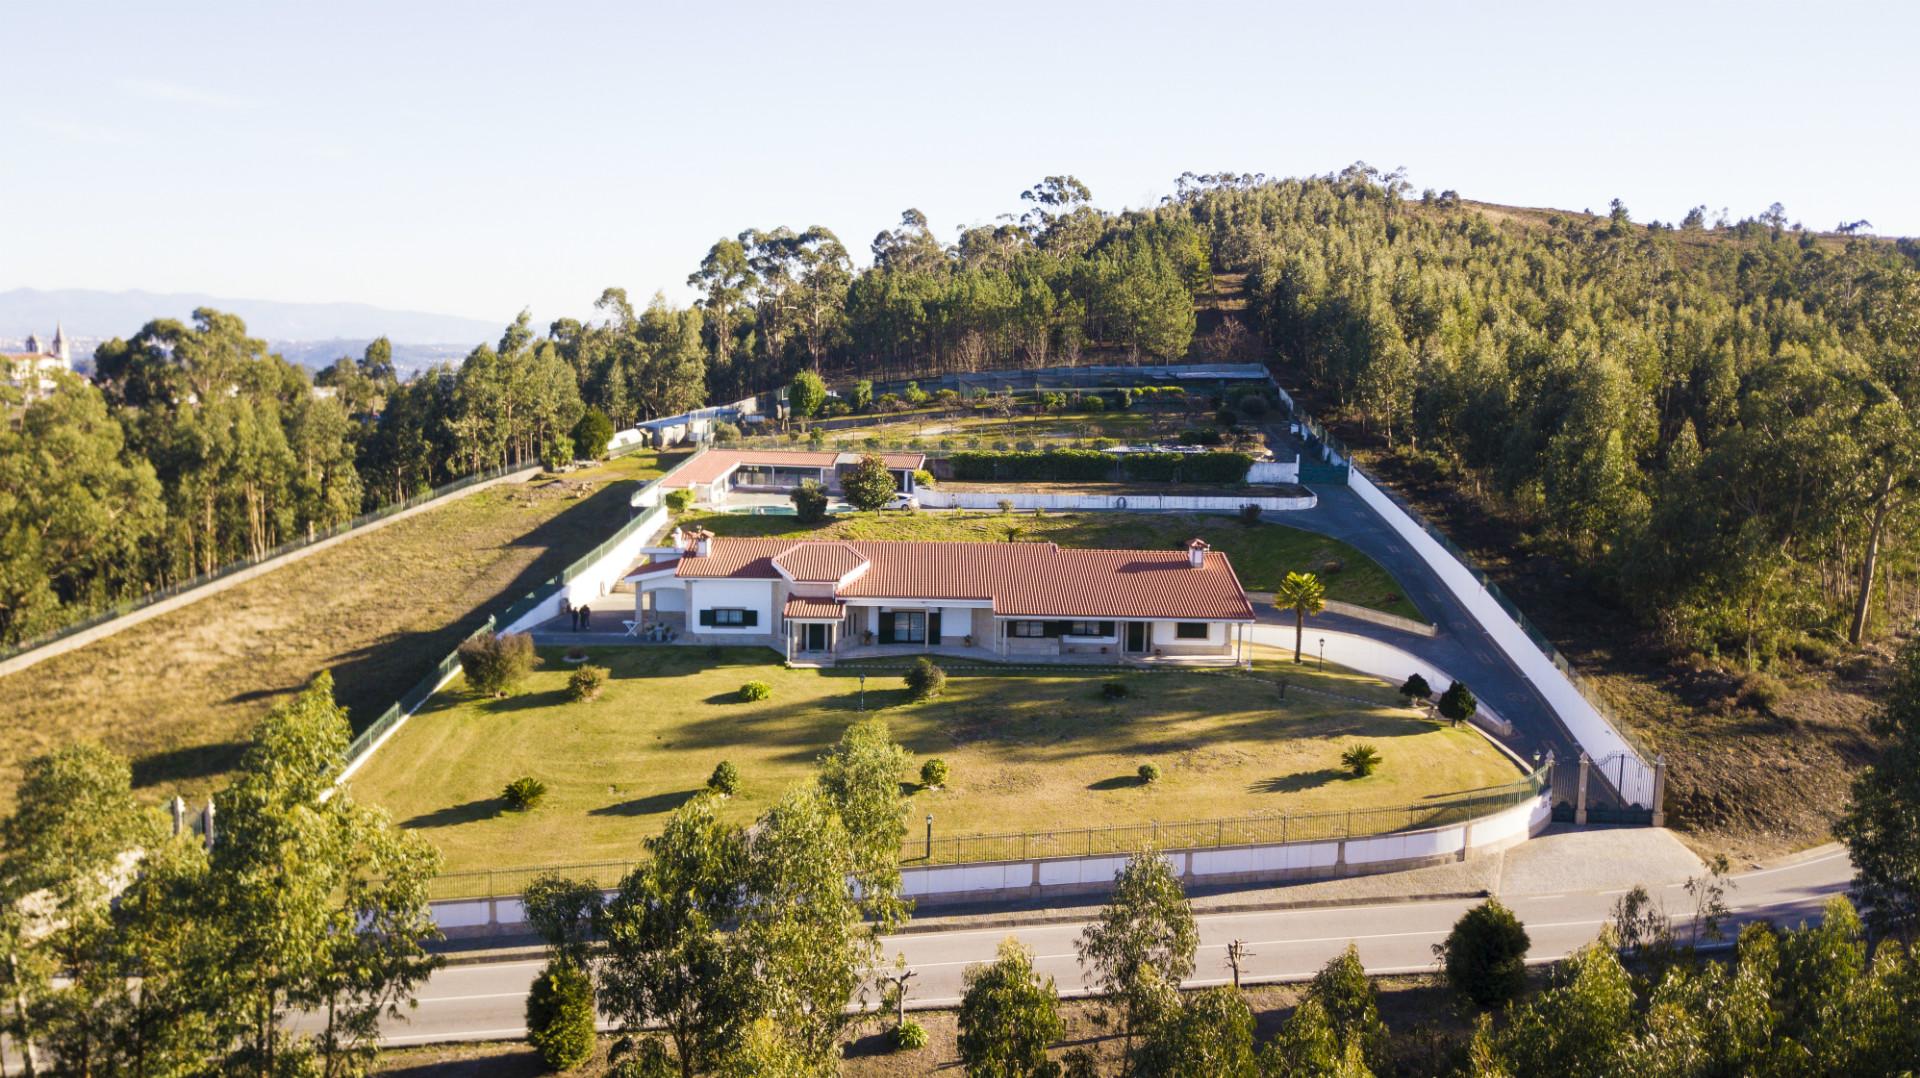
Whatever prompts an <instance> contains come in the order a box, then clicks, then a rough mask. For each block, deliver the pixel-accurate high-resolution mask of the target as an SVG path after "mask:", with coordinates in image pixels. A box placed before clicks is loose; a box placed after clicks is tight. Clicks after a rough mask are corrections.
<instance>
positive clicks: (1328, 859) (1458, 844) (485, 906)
mask: <svg viewBox="0 0 1920 1078" xmlns="http://www.w3.org/2000/svg"><path fill="white" fill-rule="evenodd" d="M1552 816H1553V806H1552V798H1551V797H1550V795H1549V794H1548V793H1547V792H1546V791H1542V792H1541V793H1540V795H1539V796H1537V797H1534V798H1531V799H1529V800H1527V801H1524V802H1522V803H1520V804H1518V805H1514V806H1512V807H1510V808H1505V809H1500V810H1498V811H1496V812H1492V813H1489V814H1488V815H1486V816H1482V817H1480V818H1479V819H1477V820H1469V821H1465V822H1462V823H1456V824H1449V825H1447V826H1445V827H1430V828H1423V829H1421V830H1417V831H1402V832H1399V833H1397V834H1391V835H1371V836H1367V837H1364V838H1353V839H1346V840H1338V839H1335V840H1320V841H1309V842H1282V843H1269V844H1265V845H1257V846H1224V847H1219V848H1213V849H1198V850H1191V851H1171V852H1168V853H1165V854H1162V855H1161V856H1163V857H1165V858H1166V860H1167V864H1168V865H1169V866H1171V867H1172V869H1173V871H1174V872H1175V873H1176V874H1178V875H1179V876H1180V877H1181V878H1182V879H1184V880H1186V881H1187V882H1188V883H1189V884H1190V885H1191V884H1195V883H1206V882H1207V881H1208V880H1210V879H1214V880H1223V881H1224V880H1233V879H1248V878H1259V877H1266V878H1270V879H1282V878H1315V877H1327V876H1337V875H1362V874H1369V873H1377V872H1392V871H1397V870H1399V869H1404V868H1411V867H1416V866H1418V865H1422V864H1431V863H1434V862H1436V861H1440V860H1464V859H1466V858H1470V857H1474V856H1478V855H1482V854H1488V853H1494V852H1497V851H1499V850H1502V849H1506V848H1508V847H1510V846H1512V845H1513V844H1515V843H1517V842H1522V841H1525V840H1526V839H1527V838H1529V837H1530V836H1532V835H1535V834H1538V833H1539V832H1540V830H1541V829H1542V828H1544V827H1545V826H1546V825H1547V824H1548V822H1549V821H1550V820H1551V819H1552ZM1126 863H1127V857H1126V855H1124V854H1095V855H1094V856H1091V857H1054V858H1045V859H1035V860H1020V861H994V862H986V863H981V864H970V865H929V866H911V865H910V866H907V867H904V868H902V869H901V871H900V893H901V894H902V895H903V896H905V897H907V898H912V899H915V900H918V901H919V902H922V903H925V904H927V905H935V904H938V903H939V902H942V901H945V902H953V901H976V902H991V901H994V900H995V899H998V898H1017V897H1027V896H1030V895H1034V894H1038V893H1041V892H1042V891H1043V890H1045V889H1051V890H1053V891H1056V892H1058V891H1081V892H1090V891H1095V892H1097V891H1101V890H1104V889H1106V888H1107V887H1108V886H1110V885H1111V884H1112V882H1113V879H1114V877H1115V876H1117V875H1119V873H1120V870H1121V869H1122V868H1124V867H1125V866H1126ZM432 910H433V917H434V920H435V922H436V923H438V924H439V926H440V927H441V929H443V930H447V929H453V930H456V934H459V935H474V934H484V933H485V932H488V931H504V930H509V929H513V928H517V927H519V926H520V924H521V921H522V919H523V918H524V916H525V914H524V912H523V911H522V909H521V907H520V903H519V902H518V900H517V899H494V900H489V899H484V898H481V899H460V900H454V901H445V902H435V903H433V905H432Z"/></svg>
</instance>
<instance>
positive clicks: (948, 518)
mask: <svg viewBox="0 0 1920 1078" xmlns="http://www.w3.org/2000/svg"><path fill="white" fill-rule="evenodd" d="M684 520H685V521H686V522H687V523H689V524H697V525H698V526H700V527H703V528H706V529H708V530H710V531H712V532H713V533H714V534H715V535H725V536H747V537H750V536H765V537H770V538H781V539H920V540H934V541H939V542H974V543H1004V542H1008V541H1014V542H1052V543H1058V544H1060V545H1061V546H1063V547H1086V548H1094V549H1107V550H1142V549H1167V550H1173V549H1177V548H1182V547H1184V546H1185V545H1186V542H1187V540H1189V539H1192V538H1193V537H1195V536H1199V537H1201V538H1203V539H1205V540H1206V541H1207V542H1208V543H1209V544H1211V545H1212V546H1213V548H1214V549H1215V550H1218V551H1221V552H1223V553H1225V554H1226V555H1227V556H1228V557H1229V558H1231V559H1232V560H1233V568H1234V571H1235V572H1236V573H1238V574H1239V576H1240V583H1241V585H1242V586H1243V587H1245V588H1246V589H1247V590H1248V591H1274V590H1275V589H1276V588H1278V587H1279V586H1280V584H1281V583H1282V581H1283V580H1284V579H1285V578H1286V575H1287V574H1288V573H1290V572H1297V571H1304V572H1309V573H1312V574H1313V575H1314V576H1315V577H1317V578H1318V579H1319V581H1320V583H1321V584H1322V585H1323V586H1324V587H1325V589H1326V595H1325V597H1326V598H1328V599H1333V600H1336V601H1339V602H1345V603H1352V604H1353V605H1355V606H1364V607H1369V608H1371V609H1374V610H1379V611H1381V612H1383V613H1388V614H1396V615H1398V616H1400V617H1403V618H1411V619H1413V620H1415V621H1425V620H1426V619H1425V618H1424V617H1422V616H1421V614H1420V611H1419V609H1418V608H1416V607H1415V606H1414V605H1413V603H1412V602H1411V601H1409V600H1408V599H1407V597H1406V596H1405V595H1403V594H1401V591H1400V585H1399V584H1397V583H1396V582H1395V581H1394V579H1393V577H1392V576H1390V575H1389V574H1388V573H1387V571H1386V570H1385V569H1383V568H1381V567H1380V565H1379V564H1378V563H1376V562H1374V561H1373V560H1372V559H1371V558H1369V557H1367V556H1366V555H1365V554H1362V553H1360V552H1359V551H1358V550H1355V549H1354V548H1353V547H1351V546H1349V545H1347V544H1346V543H1343V542H1341V541H1340V540H1338V539H1330V538H1327V537H1326V536H1323V535H1318V534H1316V533H1314V532H1309V531H1302V530H1300V529H1298V528H1290V527H1287V526H1286V525H1284V524H1276V523H1273V522H1271V521H1261V522H1260V523H1257V524H1243V523H1241V522H1240V521H1238V520H1236V519H1234V518H1232V517H1227V516H1222V515H1218V514H1214V515H1206V514H1185V513H1115V512H1099V513H1073V512H1048V513H1044V514H1038V513H1033V512H1015V513H996V512H992V511H978V512H976V511H970V510H954V511H946V510H942V511H940V512H937V513H858V514H848V515H844V516H835V517H832V518H830V519H829V520H827V521H826V522H824V523H820V524H807V523H804V522H802V521H800V520H799V519H798V518H796V517H791V516H753V515H751V514H746V513H699V514H694V515H690V516H688V517H686V518H684Z"/></svg>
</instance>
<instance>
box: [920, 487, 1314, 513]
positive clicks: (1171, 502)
mask: <svg viewBox="0 0 1920 1078" xmlns="http://www.w3.org/2000/svg"><path fill="white" fill-rule="evenodd" d="M916 496H917V497H918V498H919V499H920V504H921V505H922V506H925V507H926V508H929V509H998V508H1000V503H1001V501H1002V500H1005V501H1010V502H1012V503H1013V507H1014V508H1015V509H1139V510H1155V509H1180V510H1196V509H1198V510H1225V511H1228V512H1232V511H1234V510H1237V509H1239V508H1240V507H1241V506H1243V505H1246V504H1248V503H1252V504H1254V505H1258V506H1259V507H1260V508H1262V509H1267V510H1272V511H1274V512H1283V511H1286V510H1289V509H1312V508H1313V507H1314V506H1315V505H1318V504H1319V503H1320V499H1319V497H1318V496H1316V495H1312V494H1309V495H1307V496H1306V497H1303V498H1274V497H1258V498H1256V497H1253V496H1251V495H1249V496H1247V497H1244V498H1238V497H1233V496H1231V495H1224V494H1223V495H1197V494H1194V495H1179V494H1033V493H1019V492H1014V491H1008V492H1005V493H1002V492H998V491H991V490H968V491H952V490H938V489H935V488H933V487H921V488H920V490H919V492H918V493H917V495H916Z"/></svg>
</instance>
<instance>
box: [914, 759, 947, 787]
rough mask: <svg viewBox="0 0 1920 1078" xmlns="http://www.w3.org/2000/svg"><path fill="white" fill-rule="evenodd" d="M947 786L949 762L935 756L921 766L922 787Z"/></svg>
mask: <svg viewBox="0 0 1920 1078" xmlns="http://www.w3.org/2000/svg"><path fill="white" fill-rule="evenodd" d="M946 784H947V762H946V761H945V760H942V759H941V758H940V757H938V756H935V757H934V758H933V759H931V760H928V761H927V762H926V763H924V764H921V765H920V785H922V786H928V787H932V786H945V785H946Z"/></svg>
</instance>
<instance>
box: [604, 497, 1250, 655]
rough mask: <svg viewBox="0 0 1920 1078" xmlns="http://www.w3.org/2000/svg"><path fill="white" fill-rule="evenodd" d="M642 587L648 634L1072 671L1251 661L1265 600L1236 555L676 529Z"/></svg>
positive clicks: (639, 615)
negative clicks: (1051, 665) (1251, 642)
mask: <svg viewBox="0 0 1920 1078" xmlns="http://www.w3.org/2000/svg"><path fill="white" fill-rule="evenodd" d="M672 549H673V550H674V551H675V552H676V553H677V555H678V556H669V557H668V558H667V559H666V560H664V561H658V562H655V563H652V564H649V565H646V566H643V567H641V568H640V569H639V570H637V571H635V572H634V573H633V574H632V575H630V576H629V577H628V578H627V580H628V581H629V582H630V583H632V585H633V588H634V595H635V613H634V619H635V622H636V629H638V628H639V627H643V626H646V625H652V624H667V625H670V626H672V627H674V628H676V629H680V630H682V631H683V632H684V633H685V634H686V637H687V638H689V639H690V640H692V641H696V642H699V643H739V644H766V645H769V646H772V647H775V648H778V649H780V650H781V651H782V652H783V653H785V654H786V656H787V657H788V658H789V659H791V660H793V661H796V662H814V663H823V664H825V663H831V662H833V661H834V660H835V659H836V658H850V657H868V656H875V655H888V654H913V653H919V652H929V651H931V652H938V653H941V654H957V655H969V654H971V655H977V656H980V657H983V658H1001V659H1006V658H1012V659H1041V660H1053V661H1066V662H1071V661H1075V660H1076V659H1080V660H1081V661H1095V662H1097V661H1102V660H1100V659H1098V658H1097V657H1098V656H1107V657H1108V658H1107V659H1105V660H1104V661H1107V662H1113V661H1117V660H1125V659H1130V660H1134V661H1140V662H1154V661H1164V662H1181V663H1200V664H1218V665H1226V664H1238V663H1242V662H1244V661H1245V660H1246V657H1247V652H1246V627H1247V626H1248V625H1251V624H1252V623H1253V620H1254V614H1253V604H1252V603H1251V602H1250V601H1249V600H1248V598H1247V593H1246V589H1244V588H1243V587H1241V585H1240V578H1239V577H1238V576H1237V575H1236V574H1235V573H1234V571H1233V565H1232V563H1230V562H1229V561H1228V560H1227V556H1226V555H1225V554H1222V553H1219V552H1218V551H1214V550H1210V549H1208V547H1207V544H1206V543H1205V542H1204V541H1202V540H1200V539H1194V540H1192V541H1191V542H1189V543H1188V544H1187V546H1186V549H1184V550H1072V549H1062V548H1061V547H1060V546H1058V545H1057V544H1054V543H967V542H904V541H865V540H853V541H839V540H833V541H822V540H803V539H721V538H715V537H714V536H713V535H712V534H711V533H710V532H706V531H695V532H692V533H682V532H680V531H678V530H676V531H675V532H674V535H673V547H672Z"/></svg>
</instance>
